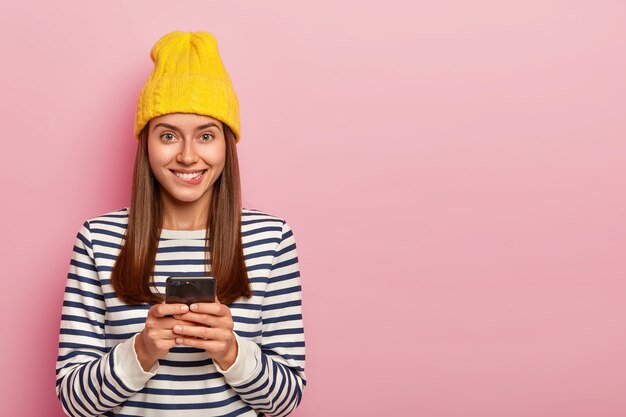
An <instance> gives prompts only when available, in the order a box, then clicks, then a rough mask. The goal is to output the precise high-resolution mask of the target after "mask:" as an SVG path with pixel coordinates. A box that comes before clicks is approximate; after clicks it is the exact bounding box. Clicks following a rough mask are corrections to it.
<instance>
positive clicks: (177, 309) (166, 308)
mask: <svg viewBox="0 0 626 417" xmlns="http://www.w3.org/2000/svg"><path fill="white" fill-rule="evenodd" d="M188 311H189V307H188V306H187V305H186V304H165V303H162V304H155V305H153V306H152V307H150V310H149V311H148V314H152V315H153V316H154V317H165V316H171V315H173V314H180V313H186V312H188Z"/></svg>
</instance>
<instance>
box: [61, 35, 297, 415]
mask: <svg viewBox="0 0 626 417" xmlns="http://www.w3.org/2000/svg"><path fill="white" fill-rule="evenodd" d="M151 58H152V60H153V61H154V63H155V67H154V70H153V72H152V74H151V76H150V78H149V79H148V82H147V83H146V85H145V86H144V88H143V89H142V92H141V95H140V97H139V101H138V108H137V117H136V124H135V136H136V138H137V139H138V146H137V154H136V159H135V170H134V176H133V187H132V196H131V205H130V208H124V209H121V210H118V211H114V212H111V213H108V214H104V215H102V216H99V217H96V218H94V219H91V220H88V221H86V222H85V223H84V224H83V226H82V227H81V228H80V230H79V232H78V235H77V238H76V243H75V246H74V252H73V255H72V260H71V262H70V267H69V274H68V279H67V286H66V290H65V298H64V302H63V310H62V318H61V328H60V341H59V357H58V360H57V384H56V389H57V395H58V397H59V399H60V401H61V404H62V406H63V410H64V411H65V412H66V414H68V415H70V416H96V415H107V416H113V415H124V416H173V415H176V416H181V417H182V416H238V415H241V416H257V415H264V414H269V415H272V416H284V415H287V414H289V413H290V412H291V411H292V410H293V409H294V408H295V407H296V406H297V405H298V404H299V403H300V400H301V396H302V390H303V387H304V385H305V383H306V380H305V375H304V331H303V326H302V313H301V292H300V274H299V267H298V257H297V253H296V244H295V240H294V236H293V233H292V231H291V228H290V227H289V225H288V224H287V222H285V221H284V220H283V219H281V218H280V217H276V216H272V215H270V214H267V213H263V212H261V211H257V210H253V209H248V208H242V203H241V193H240V181H239V168H238V163H237V152H236V143H237V142H238V141H239V138H240V136H239V110H238V101H237V97H236V95H235V92H234V90H233V88H232V84H231V81H230V78H229V76H228V74H227V72H226V70H225V68H224V66H223V64H222V61H221V59H220V56H219V52H218V48H217V41H216V40H215V38H214V37H213V36H212V35H210V34H209V33H206V32H173V33H170V34H167V35H165V36H164V37H162V38H161V39H160V40H159V41H158V42H157V43H156V44H155V45H154V46H153V48H152V50H151ZM203 273H204V274H207V273H209V274H210V275H211V276H213V277H214V278H215V280H216V285H217V296H216V301H215V302H214V303H194V304H191V305H190V306H187V305H185V304H166V303H164V300H163V295H162V294H163V292H164V286H165V280H166V279H167V277H169V276H182V277H185V276H194V275H198V274H203ZM174 413H176V414H174Z"/></svg>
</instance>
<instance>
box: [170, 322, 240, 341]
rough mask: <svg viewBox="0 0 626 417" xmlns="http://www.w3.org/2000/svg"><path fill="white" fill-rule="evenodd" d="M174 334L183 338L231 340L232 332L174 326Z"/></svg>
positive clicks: (199, 327)
mask: <svg viewBox="0 0 626 417" xmlns="http://www.w3.org/2000/svg"><path fill="white" fill-rule="evenodd" d="M174 333H176V334H177V335H181V336H193V337H198V338H200V339H205V340H229V339H230V338H231V334H232V331H230V330H227V329H214V328H211V327H202V326H179V325H177V326H174Z"/></svg>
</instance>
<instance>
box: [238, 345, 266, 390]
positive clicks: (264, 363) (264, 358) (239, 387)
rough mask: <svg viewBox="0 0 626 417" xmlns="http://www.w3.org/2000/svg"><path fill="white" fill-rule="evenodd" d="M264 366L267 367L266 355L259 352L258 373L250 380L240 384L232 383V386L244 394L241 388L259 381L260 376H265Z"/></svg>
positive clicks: (243, 388)
mask: <svg viewBox="0 0 626 417" xmlns="http://www.w3.org/2000/svg"><path fill="white" fill-rule="evenodd" d="M266 368H267V356H266V355H264V354H263V353H261V372H259V374H258V375H257V376H256V377H254V379H253V380H252V381H250V382H248V383H245V384H242V385H233V388H237V391H238V392H239V394H240V395H245V394H246V392H244V391H243V390H245V389H246V388H249V387H251V386H253V385H254V384H256V383H257V382H258V381H259V379H261V377H263V376H265V372H266Z"/></svg>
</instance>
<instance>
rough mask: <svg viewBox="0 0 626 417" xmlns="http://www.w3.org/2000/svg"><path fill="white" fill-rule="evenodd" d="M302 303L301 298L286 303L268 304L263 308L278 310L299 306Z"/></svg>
mask: <svg viewBox="0 0 626 417" xmlns="http://www.w3.org/2000/svg"><path fill="white" fill-rule="evenodd" d="M301 304H302V301H301V300H294V301H286V302H284V303H276V304H268V305H266V306H264V307H263V310H265V311H267V310H278V309H281V308H288V307H297V306H299V305H301Z"/></svg>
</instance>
